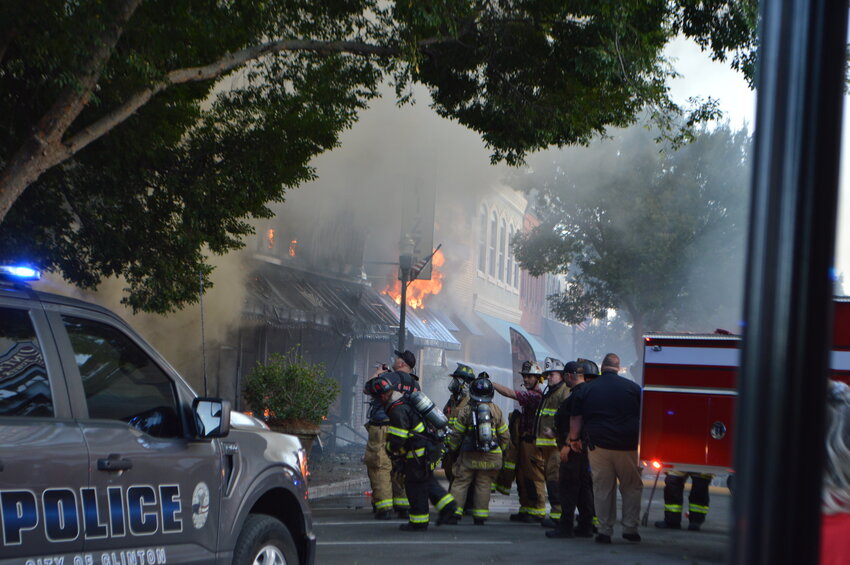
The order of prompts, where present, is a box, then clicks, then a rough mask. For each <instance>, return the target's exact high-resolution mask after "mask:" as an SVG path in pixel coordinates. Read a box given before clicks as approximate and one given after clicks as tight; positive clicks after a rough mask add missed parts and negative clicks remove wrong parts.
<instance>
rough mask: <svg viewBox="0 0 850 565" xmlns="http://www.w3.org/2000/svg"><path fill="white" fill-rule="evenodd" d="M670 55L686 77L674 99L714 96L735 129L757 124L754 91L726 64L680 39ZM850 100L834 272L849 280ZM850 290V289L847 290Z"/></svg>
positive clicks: (676, 85)
mask: <svg viewBox="0 0 850 565" xmlns="http://www.w3.org/2000/svg"><path fill="white" fill-rule="evenodd" d="M668 54H670V55H671V56H674V57H677V58H678V62H677V64H676V68H677V70H678V71H679V73H681V74H683V75H684V77H683V78H681V79H679V80H677V81H675V82H674V83H673V85H672V93H673V96H674V97H675V98H676V99H677V100H680V101H681V100H685V99H686V98H687V97H689V96H703V97H705V96H709V95H710V96H714V97H716V98H720V100H721V107H722V108H723V110H724V111H725V112H726V114H727V116H728V117H729V119H730V120H731V122H732V124H733V126H736V127H737V126H740V125H742V124H744V123H746V124H749V129H750V131H752V130H753V126H754V124H755V92H753V91H750V90H749V89H748V88H747V85H746V83H745V82H744V80H743V78H741V75H739V74H738V73H736V72H735V71H733V70H732V69H730V68H729V67H728V66H727V65H725V64H723V63H714V62H712V61H710V60H709V59H708V57H706V55H705V54H703V53H701V52H700V51H699V48H698V47H696V46H695V45H694V44H692V43H690V42H687V41H684V40H679V41H675V42H673V43H672V44H671V45H670V48H669V49H668ZM848 104H850V97H845V101H844V107H845V112H844V119H843V122H842V123H843V128H842V129H843V134H842V144H843V145H842V151H841V178H840V180H839V184H840V187H841V192H840V201H839V208H838V233H837V235H836V250H835V269H836V271H837V272H838V273H841V274H843V275H844V280H845V281H850V120H848V119H847V108H848V107H850V106H848ZM848 291H850V289H848Z"/></svg>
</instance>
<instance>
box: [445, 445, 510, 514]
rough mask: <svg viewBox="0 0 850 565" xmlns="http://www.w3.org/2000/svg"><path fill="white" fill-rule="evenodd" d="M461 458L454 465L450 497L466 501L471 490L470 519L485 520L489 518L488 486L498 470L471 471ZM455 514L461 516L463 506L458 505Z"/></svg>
mask: <svg viewBox="0 0 850 565" xmlns="http://www.w3.org/2000/svg"><path fill="white" fill-rule="evenodd" d="M462 459H463V457H459V458H458V460H457V462H456V463H455V466H454V469H452V470H453V471H454V480H453V481H452V497H454V499H455V500H459V501H461V500H466V496H467V492H468V491H469V489H470V488H472V517H473V518H480V519H487V518H488V517H489V516H490V485H491V484H492V483H493V481H494V480H495V479H496V475H497V474H498V473H499V470H498V469H489V470H488V469H471V468H469V467H467V466H466V465H464V464H463V462H462ZM455 514H457V515H458V516H460V515H462V514H463V505H462V504H460V503H458V506H457V509H456V510H455Z"/></svg>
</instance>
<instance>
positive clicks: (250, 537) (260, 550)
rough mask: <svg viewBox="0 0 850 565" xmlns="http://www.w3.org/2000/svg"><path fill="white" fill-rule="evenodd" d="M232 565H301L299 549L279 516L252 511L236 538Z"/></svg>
mask: <svg viewBox="0 0 850 565" xmlns="http://www.w3.org/2000/svg"><path fill="white" fill-rule="evenodd" d="M233 565H298V550H297V549H296V547H295V542H294V541H292V536H291V535H290V533H289V530H287V529H286V526H284V525H283V523H282V522H281V521H280V520H278V519H276V518H272V517H271V516H266V515H265V514H250V515H249V516H248V519H247V520H245V525H244V526H242V531H241V532H240V533H239V539H237V540H236V548H235V549H234V550H233Z"/></svg>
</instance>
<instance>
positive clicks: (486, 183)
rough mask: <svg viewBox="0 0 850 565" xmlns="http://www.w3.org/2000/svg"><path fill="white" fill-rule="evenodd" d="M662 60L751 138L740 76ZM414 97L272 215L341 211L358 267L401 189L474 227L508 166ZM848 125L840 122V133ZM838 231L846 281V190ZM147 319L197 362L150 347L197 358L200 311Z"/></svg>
mask: <svg viewBox="0 0 850 565" xmlns="http://www.w3.org/2000/svg"><path fill="white" fill-rule="evenodd" d="M668 55H669V56H671V57H674V58H675V59H676V63H675V66H676V68H677V70H678V71H679V73H681V74H682V75H683V77H682V78H681V79H678V80H676V81H674V82H673V83H672V85H671V93H672V95H673V97H674V98H675V99H676V100H678V101H680V102H682V103H684V102H685V100H686V99H687V98H688V97H690V96H702V97H706V96H713V97H715V98H719V99H720V105H721V108H722V109H723V110H724V111H725V112H726V115H727V117H728V119H729V120H730V122H731V124H732V125H733V127H735V128H740V127H742V126H743V125H745V124H747V125H749V127H750V130H752V128H753V123H754V105H755V95H754V93H753V92H752V91H750V90H749V89H748V88H747V86H746V84H745V82H744V80H743V79H742V78H741V77H740V75H738V74H737V73H736V72H735V71H733V70H731V69H729V68H728V66H727V65H726V64H723V63H713V62H711V61H710V60H709V58H708V57H707V56H706V55H705V54H703V53H701V52H700V51H699V48H698V47H696V46H695V45H693V44H692V43H689V42H686V41H676V42H674V43H673V44H671V46H670V48H669V49H668ZM415 94H416V99H417V103H416V104H415V105H412V106H411V105H407V106H403V107H397V106H396V104H395V102H394V100H395V97H394V94H393V92H392V90H391V89H390V88H386V89H385V97H384V98H383V99H379V100H375V101H373V103H372V107H371V108H370V109H369V110H368V111H366V112H364V113H362V115H361V117H360V120H359V122H358V123H356V124H355V125H354V127H353V128H352V129H351V130H350V131H347V132H345V133H344V134H343V136H342V139H341V146H340V147H339V148H338V149H336V150H334V151H331V152H328V153H326V154H324V155H322V156H320V157H318V158H317V159H316V160H315V162H314V165H315V167H316V169H317V173H318V180H317V181H315V182H313V183H309V184H307V185H304V186H302V187H300V188H299V189H297V190H294V191H292V192H290V193H289V194H288V195H287V200H286V202H285V203H284V204H282V205H280V206H279V207H278V209H279V210H282V217H284V218H288V221H292V222H298V221H307V222H311V221H322V220H328V219H333V218H334V217H336V216H335V215H336V214H337V213H338V212H339V211H340V210H342V211H344V213H345V214H346V215H345V216H344V217H345V218H346V220H345V221H351V222H354V223H355V224H356V225H358V226H362V227H363V228H364V229H366V230H367V232H368V233H369V236H368V241H369V243H370V247H369V248H368V249H367V253H366V257H365V259H366V260H367V261H388V262H389V261H394V260H397V257H398V255H397V253H398V240H399V231H400V222H401V221H402V217H401V213H400V208H401V197H400V192H401V190H402V189H404V188H410V187H413V188H416V189H422V190H434V191H436V194H437V208H438V212H437V217H436V222H437V224H438V225H440V228H441V229H443V230H447V231H450V230H451V228H452V226H453V225H454V224H458V225H460V224H462V223H465V222H472V221H473V218H472V216H471V215H472V214H474V213H475V208H474V207H473V206H471V205H469V204H470V203H472V202H474V201H475V200H476V199H477V198H476V196H477V193H478V191H482V190H489V189H491V188H492V187H493V186H495V185H496V184H499V183H500V182H502V181H503V179H505V178H506V177H507V176H508V175H507V173H508V168H507V167H506V166H504V165H499V166H491V165H490V163H489V152H488V151H487V149H486V148H485V146H484V143H483V142H482V141H481V139H480V137H479V136H478V135H477V134H475V133H474V132H471V131H469V130H467V129H465V128H463V127H462V126H460V125H458V124H456V123H453V122H450V121H447V120H445V119H442V118H440V117H439V116H437V115H436V114H435V113H434V112H433V111H432V110H431V109H430V108H429V107H428V102H429V98H428V95H427V93H426V92H425V91H424V90H421V89H420V90H416V91H415ZM846 124H847V120H845V131H847V126H846ZM844 156H845V159H844V161H845V162H850V144H848V143H845V145H844ZM842 173H844V171H842ZM841 182H842V186H847V185H848V181H847V174H842V181H841ZM838 225H839V230H841V231H840V233H839V241H838V250H837V261H836V266H837V268H838V270H839V271H842V272H844V273H847V274H846V275H845V278H848V279H850V231H848V230H850V188H848V189H847V190H843V191H842V201H841V215H840V217H839V224H838ZM842 226H845V227H844V228H843V229H842ZM436 243H439V242H438V241H437V242H435V244H436ZM470 243H471V242H470ZM249 248H250V249H253V245H252V244H249ZM451 260H452V256H451V254H449V253H447V265H446V267H447V270H450V269H451V267H452V265H451ZM239 262H240V258H239V254H232V255H230V256H228V257H226V258H222V259H219V260H216V261H215V263H216V264H217V265H219V268H218V270H217V271H216V272H215V273H214V274H213V280H214V282H215V284H216V285H217V288H216V290H217V291H218V292H217V293H216V294H214V295H210V296H209V297H208V298H207V299H206V300H205V307H206V328H207V337H208V338H210V337H213V338H219V337H222V336H223V335H224V331H225V328H226V327H227V326H228V325H229V324H232V323H233V322H235V320H236V317H237V316H238V312H239V310H240V303H241V297H242V293H241V291H240V290H239V289H240V285H239V284H238V279H239V277H240V276H241V274H242V269H241V268H240V265H239ZM387 269H388V270H389V269H391V267H387ZM375 285H376V286H380V282H379V281H375ZM54 290H55V289H54ZM117 290H119V288H115V285H112V292H111V293H110V297H109V299H106V300H101V302H103V303H105V304H106V305H107V306H110V307H114V305H115V303H116V302H117V298H116V296H117V292H116V291H117ZM125 317H128V316H125ZM151 318H152V320H151V322H152V324H150V328H148V330H146V329H145V327H141V328H139V326H140V325H141V323H140V320H139V319H130V320H129V321H130V323H131V324H132V325H133V326H134V327H137V329H139V330H140V332H141V333H143V334H144V335H145V336H146V337H148V338H149V339H151V340H152V341H153V342H154V344H155V346H157V348H159V349H160V350H161V351H163V353H164V354H165V355H166V357H167V358H169V360H171V361H172V362H174V363H175V364H177V365H180V361H179V359H180V358H183V357H189V358H192V357H194V358H197V357H195V356H194V355H192V354H191V353H189V354H188V355H183V354H181V353H180V352H170V351H168V349H169V344H168V340H157V339H156V336H157V335H173V334H172V333H171V332H170V331H166V332H164V334H163V332H162V331H161V329H162V327H164V326H173V325H174V324H178V325H181V328H184V330H185V331H184V332H183V334H184V335H192V334H196V335H197V336H198V337H197V340H195V342H196V343H195V346H194V347H195V349H196V350H197V349H198V347H197V344H199V342H200V325H199V309H198V307H197V306H191V307H189V308H188V309H187V311H186V312H185V313H183V314H181V315H179V316H169V317H166V318H163V317H159V316H155V317H151ZM154 327H155V328H156V329H153V328H154ZM171 329H173V328H171ZM211 334H212V335H211ZM178 368H180V369H184V370H185V367H178Z"/></svg>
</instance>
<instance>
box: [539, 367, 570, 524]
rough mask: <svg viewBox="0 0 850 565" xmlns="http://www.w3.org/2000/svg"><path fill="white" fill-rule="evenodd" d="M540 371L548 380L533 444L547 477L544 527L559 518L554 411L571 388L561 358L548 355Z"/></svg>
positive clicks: (557, 454) (558, 462)
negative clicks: (547, 515)
mask: <svg viewBox="0 0 850 565" xmlns="http://www.w3.org/2000/svg"><path fill="white" fill-rule="evenodd" d="M543 375H544V376H545V377H546V379H547V381H548V384H547V386H546V390H545V391H544V392H543V399H542V400H541V401H540V407H539V408H538V409H537V420H536V421H535V423H534V432H535V433H534V444H535V445H536V446H537V447H538V448H539V449H540V457H541V458H542V459H543V472H544V474H545V477H546V492H547V493H548V495H549V506H550V509H549V517H548V518H546V519H544V520H543V521H542V522H541V523H540V524H541V525H542V526H543V527H544V528H554V527H555V526H557V524H558V520H560V519H561V504H560V502H559V500H558V470H559V468H560V466H561V455H560V451H559V450H558V443H557V440H556V439H555V413H556V412H557V411H558V407H559V406H560V405H561V402H563V401H564V399H565V398H567V395H568V394H569V393H570V389H569V388H567V385H566V383H565V382H564V364H563V363H562V362H561V360H560V359H556V358H554V357H547V358H546V360H545V361H544V362H543Z"/></svg>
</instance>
